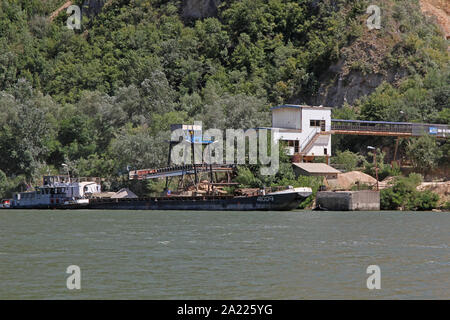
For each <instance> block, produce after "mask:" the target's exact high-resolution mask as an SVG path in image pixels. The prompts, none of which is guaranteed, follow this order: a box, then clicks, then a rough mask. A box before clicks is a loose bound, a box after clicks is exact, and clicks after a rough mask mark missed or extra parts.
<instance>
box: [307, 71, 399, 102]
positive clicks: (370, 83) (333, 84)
mask: <svg viewBox="0 0 450 320" xmlns="http://www.w3.org/2000/svg"><path fill="white" fill-rule="evenodd" d="M405 76H407V71H406V70H403V69H399V70H388V71H387V72H384V73H369V74H364V73H363V72H361V71H356V70H352V71H350V72H349V73H348V74H343V73H342V66H341V65H340V64H339V63H338V64H335V65H332V66H331V67H330V68H329V70H328V71H327V72H326V73H325V74H323V75H322V77H321V79H320V83H321V86H320V89H319V92H318V94H317V96H316V97H313V98H312V101H311V102H310V103H311V104H313V105H324V106H329V107H340V106H342V105H343V104H344V103H346V102H347V103H348V104H350V105H352V104H353V103H354V102H355V100H357V99H359V98H361V97H363V96H366V95H369V94H371V93H372V92H374V91H375V89H376V88H377V87H378V86H379V85H381V84H382V83H383V81H387V82H389V83H396V82H397V81H399V80H400V79H402V78H403V77H405Z"/></svg>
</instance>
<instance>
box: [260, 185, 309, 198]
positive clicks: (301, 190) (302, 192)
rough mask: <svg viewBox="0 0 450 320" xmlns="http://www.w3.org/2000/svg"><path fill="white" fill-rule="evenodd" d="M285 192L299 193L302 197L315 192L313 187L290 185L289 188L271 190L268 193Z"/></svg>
mask: <svg viewBox="0 0 450 320" xmlns="http://www.w3.org/2000/svg"><path fill="white" fill-rule="evenodd" d="M283 193H298V194H299V195H301V196H302V197H305V198H307V197H309V196H310V195H312V193H313V192H312V189H311V188H294V187H293V186H289V187H288V188H287V189H284V190H281V191H275V192H270V193H267V195H272V194H283Z"/></svg>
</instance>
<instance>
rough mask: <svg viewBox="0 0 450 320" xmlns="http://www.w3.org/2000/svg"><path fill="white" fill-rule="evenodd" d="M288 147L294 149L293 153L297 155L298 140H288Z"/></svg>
mask: <svg viewBox="0 0 450 320" xmlns="http://www.w3.org/2000/svg"><path fill="white" fill-rule="evenodd" d="M288 146H289V147H294V153H299V151H300V150H299V149H300V142H299V141H298V140H289V141H288Z"/></svg>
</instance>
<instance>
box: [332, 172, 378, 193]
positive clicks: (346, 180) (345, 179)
mask: <svg viewBox="0 0 450 320" xmlns="http://www.w3.org/2000/svg"><path fill="white" fill-rule="evenodd" d="M327 182H328V186H329V187H330V188H331V189H335V190H350V189H351V188H352V187H353V186H355V185H357V184H358V183H359V184H360V185H364V184H365V185H369V186H373V185H375V184H376V183H377V180H376V179H375V178H373V177H371V176H369V175H368V174H365V173H363V172H360V171H350V172H346V173H340V174H338V176H337V179H328V180H327Z"/></svg>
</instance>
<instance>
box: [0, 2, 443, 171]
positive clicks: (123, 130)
mask: <svg viewBox="0 0 450 320" xmlns="http://www.w3.org/2000/svg"><path fill="white" fill-rule="evenodd" d="M72 2H73V3H74V4H76V5H80V6H81V7H82V8H83V13H84V15H83V20H82V29H81V30H69V29H68V28H67V26H66V20H67V18H68V16H67V13H66V10H64V9H61V10H59V11H57V10H58V8H61V6H63V5H64V4H65V3H67V1H64V0H47V1H39V0H31V1H30V0H4V1H1V2H0V152H1V153H2V155H4V156H2V157H1V159H0V170H2V171H4V172H5V173H6V174H7V175H8V176H18V175H21V174H24V175H26V176H27V178H28V179H31V178H32V177H34V176H39V173H40V172H48V171H49V170H50V171H52V170H54V171H58V170H60V169H61V163H66V164H70V165H71V167H72V168H73V170H74V172H77V173H79V174H82V175H95V176H114V175H117V174H118V172H121V171H123V170H124V168H127V166H132V167H147V166H153V165H158V164H161V163H164V162H165V161H166V159H165V150H166V149H165V148H166V146H165V145H164V144H163V143H162V142H163V141H164V139H166V137H167V134H168V130H169V128H170V124H171V123H180V122H191V121H193V120H194V119H195V120H202V121H203V122H204V124H205V126H206V127H217V128H225V127H227V128H249V127H257V126H266V125H270V116H269V107H270V106H272V105H275V104H281V103H310V104H323V105H326V106H331V107H340V106H342V105H345V103H346V102H347V103H348V104H351V105H353V106H354V108H353V109H352V110H350V111H349V110H348V108H344V109H336V110H335V111H334V112H338V113H339V112H343V111H345V112H347V113H345V114H343V115H342V117H346V118H349V117H359V118H361V119H369V120H380V119H381V120H386V119H389V120H408V121H425V122H442V123H447V122H449V119H450V114H449V111H448V110H450V108H449V106H450V102H449V101H450V71H449V65H448V62H449V52H448V51H447V47H448V42H447V41H446V40H445V39H444V37H443V34H442V32H441V30H440V28H439V27H438V26H437V25H435V24H434V23H433V20H432V19H429V18H427V17H426V16H424V15H423V14H422V12H421V9H420V6H419V1H418V0H395V1H394V0H379V1H375V2H376V3H377V4H378V5H379V6H380V8H381V12H382V16H381V26H382V28H381V29H380V30H377V29H374V30H369V29H368V28H367V25H366V20H367V18H368V16H369V15H368V14H367V13H366V10H367V7H368V6H369V4H372V2H369V1H366V0H361V1H353V0H323V1H317V0H303V1H295V0H239V1H238V0H234V1H216V0H201V1H197V0H178V1H167V0H108V1H107V2H106V1H105V0H85V1H83V0H74V1H72ZM105 3H106V4H107V5H104V6H103V4H105ZM52 14H53V15H52ZM50 17H52V18H53V19H50ZM400 111H401V112H400ZM402 114H407V115H408V119H405V118H402V116H401V115H402ZM338 115H339V114H338ZM337 146H338V148H342V149H345V148H349V147H351V148H356V146H358V144H357V143H353V142H352V143H348V144H347V145H345V143H343V144H337Z"/></svg>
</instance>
